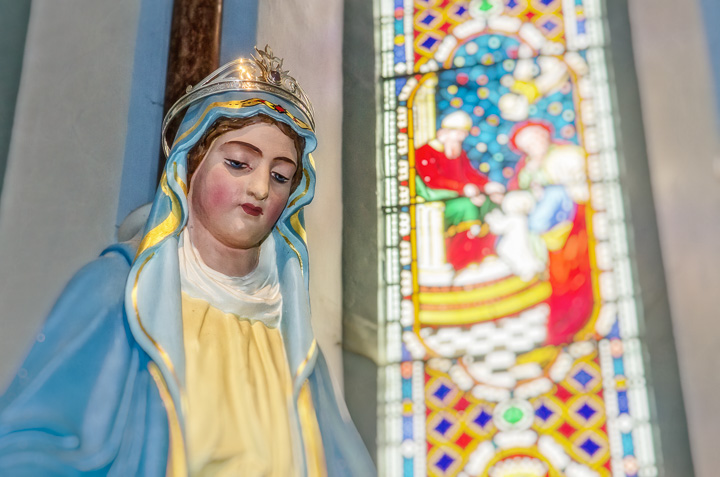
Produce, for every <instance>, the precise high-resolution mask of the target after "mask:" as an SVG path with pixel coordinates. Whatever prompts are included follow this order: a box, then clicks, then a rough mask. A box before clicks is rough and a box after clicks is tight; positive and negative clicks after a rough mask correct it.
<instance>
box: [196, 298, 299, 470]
mask: <svg viewBox="0 0 720 477" xmlns="http://www.w3.org/2000/svg"><path fill="white" fill-rule="evenodd" d="M182 310H183V337H184V343H185V361H186V398H187V413H186V435H187V450H188V467H189V471H190V475H193V476H205V475H213V476H236V475H243V476H249V477H252V476H270V475H272V476H294V475H298V472H297V467H296V464H295V462H301V459H296V457H295V456H296V454H297V452H298V451H299V450H297V449H295V448H294V444H293V443H294V442H297V440H296V438H295V436H294V434H296V433H297V431H296V430H295V428H294V426H293V425H291V423H290V409H292V384H291V383H292V380H291V376H290V370H289V368H288V364H287V358H286V357H285V348H284V346H283V341H282V335H281V334H280V330H279V329H278V328H269V327H267V326H266V325H265V324H264V323H262V322H260V321H255V322H251V321H249V320H247V319H243V318H239V317H237V316H235V315H233V314H230V313H225V312H223V311H221V310H218V309H217V308H214V307H212V306H210V305H209V304H208V303H207V302H206V301H204V300H201V299H197V298H192V297H190V296H188V295H187V294H185V293H183V295H182Z"/></svg>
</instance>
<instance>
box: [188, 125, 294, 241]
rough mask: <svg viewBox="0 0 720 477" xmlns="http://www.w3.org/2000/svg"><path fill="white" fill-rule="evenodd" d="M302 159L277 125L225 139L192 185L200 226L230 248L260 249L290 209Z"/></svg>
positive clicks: (213, 148) (254, 128)
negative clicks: (288, 208) (295, 176)
mask: <svg viewBox="0 0 720 477" xmlns="http://www.w3.org/2000/svg"><path fill="white" fill-rule="evenodd" d="M298 160H299V158H298V157H297V152H296V149H295V145H294V143H293V141H292V140H291V139H290V138H289V137H287V136H286V135H285V134H283V133H282V132H281V131H280V129H278V128H277V127H276V126H274V125H272V124H266V123H257V124H252V125H250V126H246V127H244V128H242V129H236V130H233V131H229V132H226V133H225V134H223V135H221V136H219V137H218V138H217V139H215V141H214V142H213V143H212V145H211V146H210V149H209V150H208V152H207V154H206V155H205V158H204V159H203V160H202V162H201V164H200V167H199V168H198V170H197V171H196V172H195V174H194V175H193V178H192V181H191V184H190V193H189V196H188V200H189V202H190V213H191V214H192V218H193V223H194V224H195V225H194V226H195V227H203V228H205V229H206V230H207V231H208V232H210V234H211V235H212V236H213V237H214V238H215V239H216V240H217V241H219V242H220V243H222V244H223V245H225V246H227V247H231V248H236V249H237V248H240V249H249V248H252V247H256V246H258V245H260V243H261V242H262V241H263V240H264V239H265V237H267V235H268V234H269V233H270V231H271V230H272V228H273V226H274V225H275V222H277V220H278V218H279V217H280V214H281V213H282V211H283V209H284V208H285V205H286V204H287V201H288V197H289V196H290V188H291V180H292V177H293V174H294V173H295V169H296V168H297V164H298Z"/></svg>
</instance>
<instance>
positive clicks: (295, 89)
mask: <svg viewBox="0 0 720 477" xmlns="http://www.w3.org/2000/svg"><path fill="white" fill-rule="evenodd" d="M180 118H182V120H181V122H180V126H179V129H178V132H177V135H176V136H175V140H174V141H173V142H172V143H171V144H169V143H167V142H166V131H167V129H168V127H169V125H170V124H171V123H172V122H173V121H174V120H176V119H180ZM163 142H164V149H165V152H166V154H167V156H168V159H167V162H166V165H165V168H164V172H163V175H162V178H161V180H160V185H159V187H158V191H157V194H156V196H155V199H154V202H153V204H152V209H151V211H150V215H149V217H148V219H147V223H146V225H145V228H144V230H143V232H142V233H141V234H138V236H137V237H136V239H134V240H130V241H127V242H122V243H118V244H115V245H112V246H110V247H108V248H107V249H106V250H105V251H103V253H102V254H101V256H100V257H99V258H98V259H97V260H95V261H93V262H91V263H90V264H88V265H87V266H85V267H84V268H83V269H81V270H80V271H79V272H78V274H77V275H76V276H75V277H74V278H73V279H72V280H71V281H70V283H69V284H68V286H67V287H66V289H65V290H64V292H63V293H62V295H61V296H60V298H59V300H58V301H57V303H56V305H55V306H54V308H53V310H52V312H51V313H50V315H49V317H48V319H47V321H46V323H45V325H44V327H43V329H42V331H41V333H40V334H39V335H38V339H37V341H36V343H35V344H34V345H33V347H32V349H31V350H30V353H29V355H28V356H27V358H26V359H25V361H24V363H23V364H22V367H21V369H20V371H19V372H18V373H17V375H16V377H15V379H14V380H13V382H12V383H11V385H10V387H9V388H8V390H7V392H6V393H5V394H4V395H3V396H2V397H0V474H1V475H13V476H18V475H22V476H24V475H28V476H39V475H63V476H74V475H118V476H129V475H147V476H159V475H172V476H185V475H218V476H220V475H233V476H234V475H247V476H261V475H262V476H267V475H273V476H275V475H278V476H279V475H283V476H284V475H297V476H365V475H374V474H375V471H374V467H373V464H372V462H371V460H370V458H369V456H368V453H367V450H366V449H365V447H364V445H363V443H362V441H361V440H360V437H359V435H358V433H357V431H356V430H355V427H354V426H353V424H352V422H351V421H350V419H349V416H348V414H347V411H346V410H345V408H344V403H343V402H342V401H339V400H338V399H337V398H336V397H335V395H334V393H333V388H332V384H331V381H330V377H329V374H328V370H327V366H326V363H325V361H324V358H323V355H322V353H321V352H320V350H319V348H318V346H317V342H316V340H315V338H314V337H313V332H312V328H311V324H310V304H309V294H308V276H309V274H308V268H309V265H310V264H309V259H308V251H307V244H306V234H305V230H304V225H303V224H304V220H303V208H304V207H305V206H306V205H307V204H309V203H310V201H311V200H312V198H313V194H314V188H315V165H314V163H313V160H312V157H311V155H310V153H311V152H312V151H313V149H315V146H316V138H315V134H314V118H313V112H312V106H311V105H310V102H309V101H308V99H307V97H306V95H305V94H304V92H303V91H302V89H301V88H300V87H299V86H298V84H297V82H296V81H295V80H294V79H293V78H292V77H291V76H289V75H288V73H287V72H286V71H283V69H282V61H281V60H279V59H278V58H276V57H274V56H273V54H272V51H271V50H269V49H268V48H267V47H266V49H265V50H264V51H262V50H257V55H256V56H255V57H253V58H250V59H239V60H235V61H233V62H231V63H229V64H227V65H225V66H223V67H221V68H220V69H218V70H217V71H215V72H214V73H213V74H211V75H210V76H208V77H207V78H206V79H204V80H203V81H202V82H201V83H199V84H198V85H197V86H195V87H194V88H192V89H191V90H190V91H188V93H187V94H186V95H185V96H183V97H182V98H181V99H180V100H179V101H178V102H177V103H176V104H175V105H174V106H173V107H172V108H171V109H170V111H169V112H168V115H167V116H166V118H165V121H164V122H163Z"/></svg>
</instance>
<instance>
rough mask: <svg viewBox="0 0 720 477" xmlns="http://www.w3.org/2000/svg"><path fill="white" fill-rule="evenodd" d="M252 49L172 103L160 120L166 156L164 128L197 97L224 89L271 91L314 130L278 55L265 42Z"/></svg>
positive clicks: (310, 110)
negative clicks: (291, 107) (261, 48)
mask: <svg viewBox="0 0 720 477" xmlns="http://www.w3.org/2000/svg"><path fill="white" fill-rule="evenodd" d="M255 52H256V53H257V54H256V55H252V56H251V57H250V58H238V59H236V60H233V61H231V62H229V63H227V64H225V65H223V66H221V67H220V68H218V69H217V70H215V71H213V72H212V73H211V74H210V75H209V76H207V77H206V78H205V79H203V80H202V81H200V82H199V83H198V84H197V85H195V86H188V87H187V90H186V92H185V95H183V96H182V97H181V98H180V99H178V100H177V101H176V102H175V104H173V106H172V107H171V108H170V109H169V110H168V112H167V114H166V115H165V119H164V120H163V124H162V138H163V150H164V151H165V155H166V156H168V155H170V145H169V144H168V141H167V131H168V128H169V126H170V124H171V123H172V122H173V120H174V119H175V118H176V117H178V116H179V115H180V114H181V113H183V112H184V111H185V109H186V108H188V107H189V106H190V105H191V104H193V103H195V102H197V101H198V100H200V99H203V98H205V97H207V96H210V95H213V94H217V93H223V92H225V91H263V92H267V93H271V94H274V95H275V96H278V97H280V98H282V99H284V100H286V101H288V102H290V103H292V104H293V105H294V106H295V107H297V108H298V109H299V110H300V112H302V113H303V115H304V116H305V117H306V118H307V122H308V124H309V125H310V127H311V128H312V129H313V130H315V118H314V114H315V113H314V111H313V107H312V104H311V103H310V99H309V98H308V97H307V95H306V94H305V92H304V91H303V90H302V88H301V87H300V85H299V84H298V82H297V81H296V80H295V78H293V77H292V76H290V75H289V74H288V71H287V70H283V69H282V66H283V60H282V58H278V57H276V56H275V55H273V51H272V49H271V48H270V47H269V46H268V45H265V49H264V50H260V49H258V47H255Z"/></svg>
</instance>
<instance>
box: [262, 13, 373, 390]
mask: <svg viewBox="0 0 720 477" xmlns="http://www.w3.org/2000/svg"><path fill="white" fill-rule="evenodd" d="M259 6H260V8H259V14H258V27H257V32H258V33H257V44H258V45H259V46H261V47H263V46H265V44H266V43H267V44H269V45H270V46H271V47H272V49H273V52H274V53H275V54H276V55H277V56H279V57H282V58H285V63H284V66H285V68H288V69H289V70H290V74H291V75H293V76H294V77H295V78H296V79H297V80H298V82H299V83H300V85H301V86H302V88H303V89H304V90H305V92H306V93H307V94H308V96H309V97H310V99H311V101H312V103H313V107H314V108H315V123H316V124H317V131H316V133H317V136H318V142H319V145H318V149H317V151H316V152H315V153H314V154H313V157H314V158H315V164H316V165H317V190H316V194H315V200H314V201H313V203H312V204H311V205H310V206H309V207H308V208H307V209H306V213H305V214H306V215H305V219H306V226H307V227H306V228H307V233H308V245H309V248H310V298H311V305H312V313H313V329H314V331H315V336H316V337H317V339H318V342H319V344H320V347H321V348H322V350H323V353H324V354H325V356H326V358H327V361H328V365H329V367H330V372H331V373H332V374H333V377H334V378H335V380H336V385H339V386H338V389H342V353H341V340H342V328H341V311H342V279H341V270H340V266H341V263H340V259H341V251H342V249H341V238H342V237H341V235H342V188H341V180H342V177H341V172H342V170H341V145H342V142H341V134H342V24H343V8H342V1H340V0H318V1H301V0H262V1H260V3H259ZM368 107H374V103H373V98H369V99H368ZM373 147H374V146H370V147H369V149H368V151H369V152H370V153H371V154H372V151H373Z"/></svg>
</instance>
